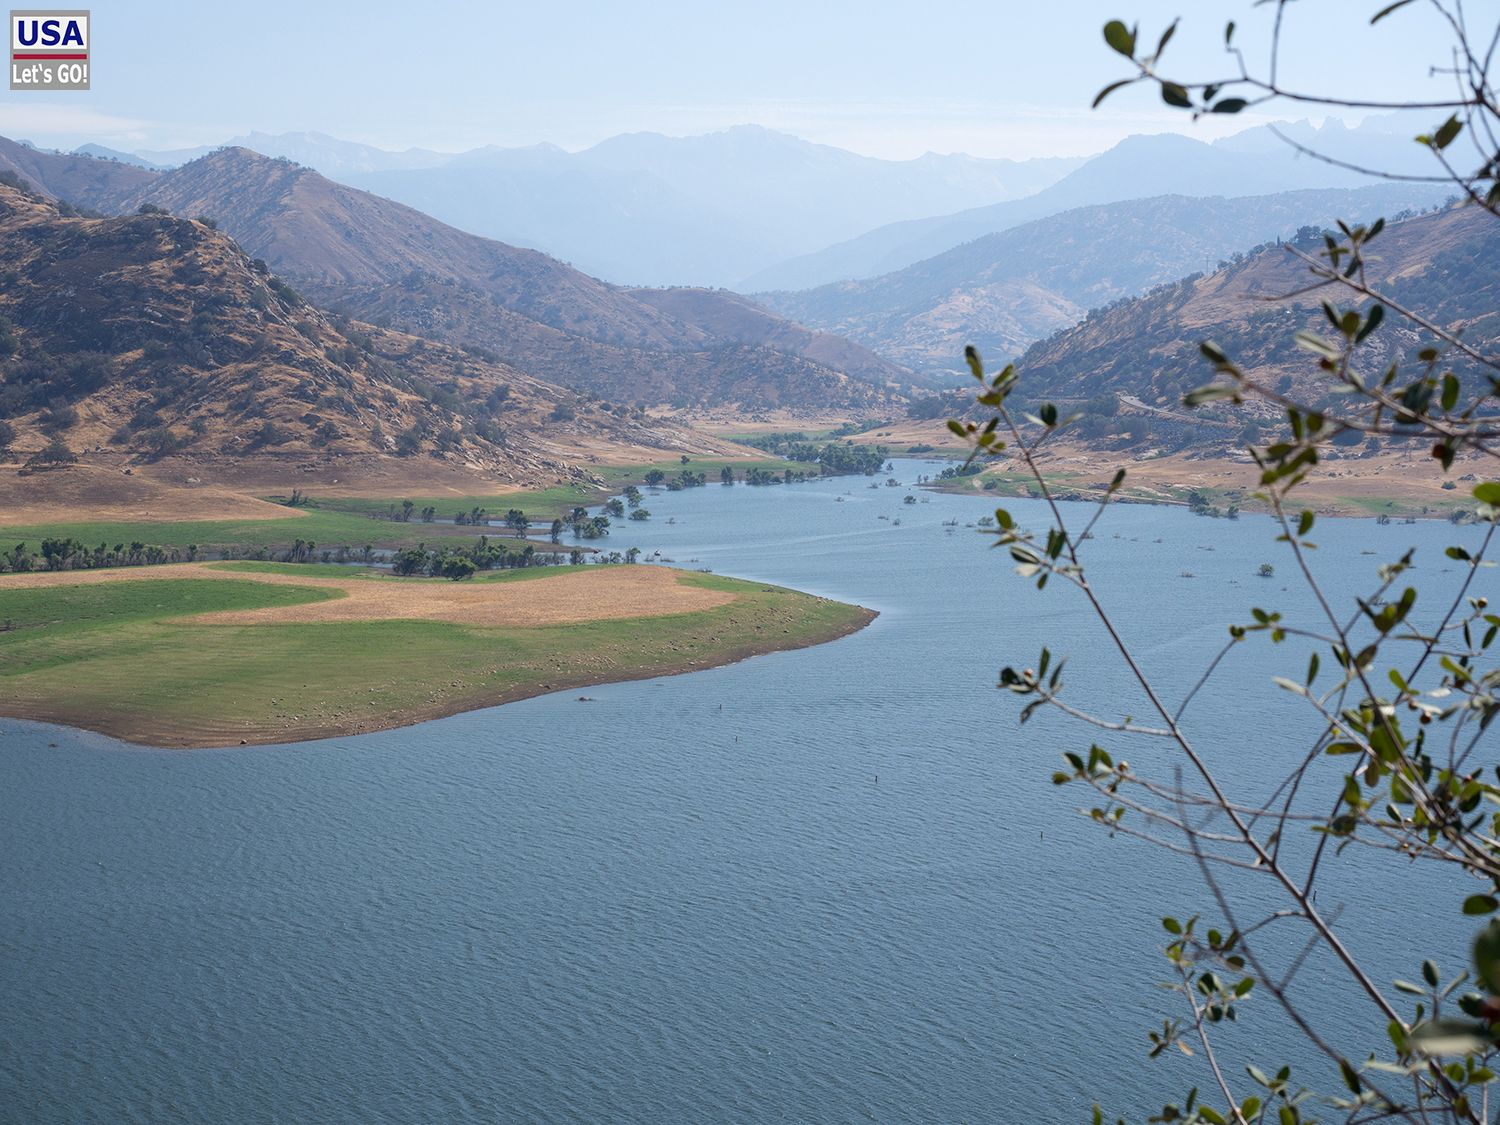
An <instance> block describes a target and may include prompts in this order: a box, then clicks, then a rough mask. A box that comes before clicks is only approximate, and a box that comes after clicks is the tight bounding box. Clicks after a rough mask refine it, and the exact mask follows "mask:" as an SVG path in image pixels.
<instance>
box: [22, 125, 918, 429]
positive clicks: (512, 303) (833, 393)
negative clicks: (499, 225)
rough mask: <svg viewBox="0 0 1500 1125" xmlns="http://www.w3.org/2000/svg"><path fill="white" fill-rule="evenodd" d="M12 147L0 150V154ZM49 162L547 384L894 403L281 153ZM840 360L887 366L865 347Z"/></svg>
mask: <svg viewBox="0 0 1500 1125" xmlns="http://www.w3.org/2000/svg"><path fill="white" fill-rule="evenodd" d="M19 147H20V146H11V148H5V149H0V161H3V160H4V159H14V153H13V152H12V149H14V148H19ZM22 151H23V152H27V151H29V150H24V149H23V150H22ZM53 159H54V161H63V162H65V161H69V160H73V161H78V162H80V163H88V164H90V165H98V166H101V167H103V168H106V169H126V170H127V172H128V174H118V173H117V174H114V175H112V176H109V177H106V178H105V179H103V180H101V182H99V183H97V184H95V185H93V187H92V188H90V189H89V190H83V191H79V192H78V193H77V194H76V195H75V196H74V197H73V201H74V202H76V203H81V204H85V205H87V206H89V207H92V208H96V209H98V210H100V211H105V212H108V213H114V214H121V213H128V212H133V211H135V210H137V209H138V208H139V207H140V206H142V205H150V206H156V207H161V208H163V209H165V210H167V211H169V212H171V213H172V214H175V215H181V216H186V217H197V216H203V217H208V218H211V219H212V220H213V221H214V222H216V223H217V224H218V225H219V227H220V228H221V229H223V230H225V231H227V232H228V233H229V234H231V235H232V236H233V237H234V238H235V239H236V240H237V241H238V242H239V243H240V245H241V246H243V247H244V248H245V250H246V252H247V253H249V254H250V255H251V256H252V257H253V258H258V259H261V260H263V261H265V262H266V263H267V264H268V265H269V267H270V268H271V269H272V270H274V271H275V272H276V273H277V274H278V275H279V276H282V277H285V278H286V279H287V280H288V281H290V282H291V283H292V284H294V285H295V286H297V287H298V289H300V290H301V291H302V292H304V293H305V294H306V295H307V296H308V297H310V298H311V299H312V300H314V301H315V302H317V303H319V304H321V305H324V306H325V307H331V308H337V309H340V310H342V311H344V312H346V313H347V314H349V315H351V316H354V317H358V318H362V319H365V320H370V321H375V322H378V323H382V324H385V325H388V326H389V327H391V328H393V329H397V330H400V331H405V332H412V333H418V334H423V335H427V336H429V337H431V338H433V339H437V340H442V341H444V342H446V343H450V344H453V345H455V346H461V347H462V346H467V347H471V348H473V347H478V348H482V349H484V350H485V351H487V352H490V353H493V354H495V355H496V356H498V357H499V358H500V359H501V360H502V361H504V362H505V363H507V364H510V365H511V366H514V367H517V368H519V369H521V370H524V371H527V372H529V373H530V374H532V375H534V376H536V377H538V378H541V379H544V380H546V381H548V382H555V383H561V384H564V385H567V386H570V387H574V388H577V389H580V390H584V391H589V392H593V393H596V394H599V395H601V396H604V397H607V398H611V399H615V400H619V401H628V402H639V403H642V404H648V405H653V406H654V405H661V404H668V405H676V406H684V407H691V406H699V405H709V404H713V405H722V404H726V403H732V404H740V405H745V406H748V407H752V408H766V407H772V408H774V407H777V406H791V407H797V406H810V407H817V408H820V409H829V408H842V409H847V410H850V411H856V412H857V411H873V410H876V409H879V408H880V407H882V406H883V405H885V404H886V403H888V402H889V401H890V400H891V398H892V391H891V390H889V389H888V388H887V387H886V386H885V385H884V384H885V383H886V382H887V379H886V378H881V380H880V383H881V385H879V386H876V385H872V384H871V383H870V382H867V381H865V380H864V379H862V378H860V377H858V374H857V372H853V371H851V372H845V371H843V370H839V369H836V368H834V367H832V366H830V365H829V364H828V363H826V362H822V361H820V360H819V359H818V358H815V357H814V356H813V355H809V354H803V353H801V352H799V351H798V350H796V349H797V346H798V344H799V342H800V341H799V338H798V336H797V334H796V333H795V332H792V331H791V330H790V328H788V330H787V332H786V333H784V335H783V340H784V346H780V347H778V346H767V345H766V344H764V343H757V342H747V341H745V340H741V339H736V338H735V337H734V336H732V335H723V334H720V333H718V332H716V331H714V330H712V328H711V327H709V326H707V325H701V324H697V323H694V322H692V321H691V320H685V319H683V318H681V317H679V316H675V315H671V314H669V313H667V312H664V311H662V310H661V309H660V308H658V307H656V305H654V304H653V303H651V302H648V301H644V300H640V299H638V298H637V297H636V296H634V295H633V294H632V293H631V291H629V290H626V289H621V288H618V287H616V286H612V285H608V284H606V283H604V282H601V281H597V280H595V279H594V278H591V277H588V276H587V275H585V274H583V273H580V272H579V271H577V270H574V269H572V268H570V267H568V266H566V265H564V264H563V263H561V262H559V261H556V260H555V259H553V258H549V257H547V256H546V255H545V254H541V253H538V252H536V251H534V250H524V249H519V248H517V247H514V246H508V245H506V244H505V243H501V242H495V241H492V240H489V239H484V238H479V237H476V236H474V235H469V234H465V233H464V232H462V231H459V230H456V229H455V228H453V227H450V226H447V225H445V224H443V223H440V222H438V221H437V220H435V219H432V218H430V217H429V216H427V215H424V214H422V213H421V212H419V211H414V210H412V209H411V208H409V207H406V206H403V205H401V204H398V203H393V202H391V201H390V200H386V199H382V198H380V197H379V196H376V195H371V194H369V193H368V192H363V191H358V190H356V189H354V188H350V187H346V186H344V185H342V184H336V183H333V182H332V181H330V180H327V179H325V178H324V177H322V176H320V175H319V174H317V173H316V172H313V171H311V170H309V169H306V168H302V167H300V166H298V165H295V164H292V163H290V162H288V161H285V160H276V159H272V158H269V157H264V156H261V155H259V154H257V153H253V152H250V151H249V150H246V149H236V148H231V149H223V150H220V151H218V152H214V153H211V154H209V155H208V156H205V157H202V158H200V159H198V160H195V161H193V162H191V163H189V164H186V165H184V166H182V167H181V168H178V169H175V170H173V171H171V172H167V173H163V174H160V175H153V174H152V173H150V172H149V171H146V170H144V169H137V168H129V167H128V166H125V165H115V164H112V163H111V162H109V161H99V160H88V158H85V157H55V158H53ZM42 170H43V171H45V172H47V173H48V175H49V177H50V178H48V179H47V180H44V181H43V186H44V187H45V188H46V189H47V191H48V192H49V193H50V194H53V195H60V194H61V192H60V191H59V190H58V187H57V181H58V179H59V178H60V173H59V171H58V169H56V168H52V167H49V168H46V169H42ZM142 176H145V177H147V179H144V180H143V179H141V177H142ZM85 186H87V185H85ZM767 315H770V314H767ZM763 335H765V333H763ZM806 335H808V336H810V335H811V334H806ZM861 351H862V350H861V349H854V348H851V349H850V352H851V354H855V355H858V353H859V352H861ZM853 366H855V367H857V368H859V369H860V370H866V369H874V370H878V371H881V372H882V373H885V372H889V371H891V370H892V369H891V366H890V365H889V364H885V365H882V364H881V363H880V361H878V360H875V359H874V357H868V356H864V355H858V359H857V362H855V363H854V364H853Z"/></svg>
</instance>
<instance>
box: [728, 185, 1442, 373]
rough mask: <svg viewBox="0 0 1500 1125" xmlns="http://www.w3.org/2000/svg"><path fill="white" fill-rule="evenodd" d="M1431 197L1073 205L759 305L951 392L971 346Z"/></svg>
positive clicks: (1078, 315) (1396, 193)
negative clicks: (881, 272)
mask: <svg viewBox="0 0 1500 1125" xmlns="http://www.w3.org/2000/svg"><path fill="white" fill-rule="evenodd" d="M1433 197H1434V192H1433V191H1432V190H1431V189H1430V188H1428V187H1426V186H1425V185H1411V184H1380V185H1376V186H1371V187H1364V188H1358V189H1352V190H1351V189H1342V188H1327V189H1323V190H1309V191H1292V192H1281V193H1278V194H1276V195H1258V196H1246V197H1240V198H1233V199H1226V198H1224V197H1223V196H1213V197H1208V198H1201V197H1189V196H1183V195H1164V196H1156V197H1154V198H1150V199H1137V200H1129V201H1126V202H1123V203H1112V204H1103V205H1100V206H1094V207H1081V208H1076V209H1074V210H1071V211H1064V212H1061V213H1060V214H1057V215H1052V216H1049V217H1047V218H1045V219H1038V220H1035V221H1034V222H1030V223H1024V224H1022V225H1021V226H1017V227H1012V228H1011V229H1010V230H1007V231H1003V232H1001V233H998V234H988V235H984V236H983V237H980V238H976V239H975V240H973V241H972V242H966V243H963V244H962V245H960V246H956V247H954V248H953V249H951V250H947V251H945V252H943V253H941V254H938V255H936V256H934V257H932V258H928V259H927V260H926V261H922V262H917V263H916V264H914V265H910V266H907V267H906V268H905V269H901V270H897V271H895V272H893V273H889V274H886V275H885V276H884V277H877V278H872V279H870V280H867V281H840V282H835V283H833V284H831V285H825V286H821V287H819V288H817V289H808V290H803V291H801V292H794V293H784V292H783V293H765V294H760V295H759V296H758V298H757V299H758V300H760V301H761V302H763V303H764V304H767V305H769V306H770V307H771V308H774V309H776V310H777V311H778V312H780V313H782V314H783V315H785V316H788V317H791V318H793V319H795V320H798V321H800V322H802V323H803V324H807V325H811V326H815V327H817V328H822V329H826V330H828V331H830V332H836V333H839V334H840V335H843V336H847V337H849V338H850V339H851V340H855V341H858V342H859V343H862V344H864V345H866V346H867V347H869V348H871V349H873V350H874V351H876V352H879V353H880V354H881V355H884V356H887V357H889V358H890V359H893V360H895V361H896V362H898V363H902V364H905V365H906V366H908V367H910V368H911V369H912V370H913V371H914V372H916V373H917V374H919V375H922V376H926V377H928V379H929V380H931V381H933V382H935V383H943V384H949V385H951V382H952V376H953V375H955V374H962V373H963V371H964V370H965V369H964V367H963V350H964V347H965V346H966V345H968V344H973V345H975V346H976V347H978V348H979V349H980V350H981V352H983V353H984V354H985V355H986V356H988V357H990V358H991V360H992V361H1000V362H1003V361H1004V360H1006V359H1009V358H1012V357H1014V356H1017V355H1019V354H1020V353H1021V352H1022V351H1023V350H1025V348H1026V346H1027V345H1028V344H1031V343H1033V342H1034V341H1036V340H1039V339H1041V338H1043V337H1045V336H1049V335H1051V334H1052V333H1053V332H1056V331H1058V330H1059V329H1062V328H1066V327H1068V326H1069V325H1072V324H1075V323H1077V322H1078V321H1079V320H1081V319H1082V318H1083V316H1084V315H1085V314H1086V313H1087V312H1088V311H1089V310H1090V309H1094V308H1098V307H1100V306H1103V305H1108V304H1109V303H1111V302H1113V301H1117V300H1119V299H1120V298H1122V297H1133V296H1135V295H1137V294H1140V293H1143V292H1145V291H1146V290H1147V289H1150V288H1152V287H1153V286H1156V285H1160V284H1162V283H1163V282H1168V281H1174V280H1176V279H1177V278H1180V277H1183V276H1185V275H1187V274H1191V273H1196V272H1199V271H1202V270H1208V269H1212V268H1214V267H1215V266H1216V265H1217V264H1218V263H1219V262H1220V261H1221V260H1223V259H1226V258H1229V257H1231V256H1233V255H1235V254H1237V253H1239V252H1241V251H1243V250H1247V249H1249V248H1251V247H1253V246H1256V245H1258V244H1260V243H1262V242H1267V241H1270V240H1272V239H1278V238H1280V239H1285V238H1290V237H1291V236H1292V235H1293V234H1295V233H1296V231H1297V230H1298V228H1299V227H1302V226H1304V225H1310V224H1312V225H1317V226H1318V227H1319V228H1320V229H1321V228H1322V227H1323V226H1325V225H1328V224H1329V223H1330V222H1331V220H1332V219H1333V218H1334V217H1337V218H1342V219H1346V220H1349V221H1351V222H1367V221H1370V220H1372V219H1374V218H1377V217H1379V216H1381V215H1395V214H1398V213H1400V212H1402V211H1404V210H1407V209H1418V208H1422V207H1424V206H1426V205H1427V204H1429V203H1430V202H1431V201H1432V199H1433Z"/></svg>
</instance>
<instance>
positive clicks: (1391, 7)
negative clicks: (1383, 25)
mask: <svg viewBox="0 0 1500 1125" xmlns="http://www.w3.org/2000/svg"><path fill="white" fill-rule="evenodd" d="M1410 3H1411V0H1396V2H1395V3H1394V4H1387V5H1386V6H1385V7H1384V8H1381V9H1380V11H1378V12H1376V13H1375V14H1374V15H1373V16H1371V17H1370V25H1371V26H1372V27H1373V26H1374V25H1375V24H1377V23H1379V22H1380V21H1381V20H1383V19H1385V17H1386V16H1388V15H1390V14H1391V13H1392V12H1396V11H1400V10H1401V9H1402V8H1404V7H1406V6H1407V5H1408V4H1410Z"/></svg>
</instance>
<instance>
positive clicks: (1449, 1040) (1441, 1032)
mask: <svg viewBox="0 0 1500 1125" xmlns="http://www.w3.org/2000/svg"><path fill="white" fill-rule="evenodd" d="M1411 1044H1412V1046H1413V1047H1415V1048H1416V1049H1417V1050H1419V1051H1421V1052H1422V1053H1423V1054H1424V1055H1469V1054H1475V1053H1477V1052H1479V1051H1483V1050H1484V1049H1485V1048H1486V1047H1488V1046H1489V1041H1488V1037H1487V1036H1486V1035H1485V1029H1484V1025H1483V1024H1476V1023H1471V1022H1470V1021H1468V1020H1446V1019H1445V1020H1428V1021H1427V1022H1426V1023H1421V1024H1418V1025H1417V1026H1416V1027H1414V1028H1412V1032H1411Z"/></svg>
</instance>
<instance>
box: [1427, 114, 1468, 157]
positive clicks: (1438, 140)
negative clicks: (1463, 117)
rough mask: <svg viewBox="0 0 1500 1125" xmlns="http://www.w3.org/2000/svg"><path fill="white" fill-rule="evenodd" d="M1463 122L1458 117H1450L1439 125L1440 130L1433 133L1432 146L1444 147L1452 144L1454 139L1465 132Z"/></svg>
mask: <svg viewBox="0 0 1500 1125" xmlns="http://www.w3.org/2000/svg"><path fill="white" fill-rule="evenodd" d="M1463 127H1464V126H1463V122H1462V121H1460V120H1459V119H1458V118H1457V117H1450V118H1448V120H1447V121H1444V122H1443V123H1442V124H1441V125H1440V126H1438V131H1437V132H1436V133H1434V134H1433V135H1432V147H1433V148H1436V149H1444V148H1447V147H1448V146H1449V145H1451V144H1452V143H1453V141H1454V139H1455V138H1456V137H1457V136H1458V135H1459V133H1461V132H1463Z"/></svg>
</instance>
